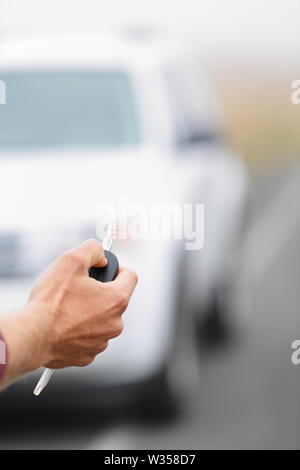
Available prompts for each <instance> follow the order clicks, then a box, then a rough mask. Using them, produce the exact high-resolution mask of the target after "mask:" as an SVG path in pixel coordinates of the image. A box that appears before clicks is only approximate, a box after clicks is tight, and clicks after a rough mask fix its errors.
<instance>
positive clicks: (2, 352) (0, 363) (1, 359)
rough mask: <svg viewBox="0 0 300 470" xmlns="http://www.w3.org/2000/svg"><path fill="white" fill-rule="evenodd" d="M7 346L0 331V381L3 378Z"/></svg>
mask: <svg viewBox="0 0 300 470" xmlns="http://www.w3.org/2000/svg"><path fill="white" fill-rule="evenodd" d="M7 356H8V354H7V346H6V342H5V339H4V338H3V336H2V334H1V331H0V382H1V379H2V378H3V376H4V374H5V370H6V366H7Z"/></svg>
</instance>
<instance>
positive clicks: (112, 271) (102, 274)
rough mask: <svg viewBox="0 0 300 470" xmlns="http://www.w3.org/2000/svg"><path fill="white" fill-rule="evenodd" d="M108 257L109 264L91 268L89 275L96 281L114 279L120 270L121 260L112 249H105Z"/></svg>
mask: <svg viewBox="0 0 300 470" xmlns="http://www.w3.org/2000/svg"><path fill="white" fill-rule="evenodd" d="M104 254H105V257H106V259H107V265H106V266H104V268H95V267H92V268H90V269H89V276H90V277H92V278H93V279H96V281H100V282H110V281H113V280H114V279H115V278H116V277H117V274H118V272H119V261H118V258H117V257H116V255H114V254H113V253H112V252H111V251H107V250H104Z"/></svg>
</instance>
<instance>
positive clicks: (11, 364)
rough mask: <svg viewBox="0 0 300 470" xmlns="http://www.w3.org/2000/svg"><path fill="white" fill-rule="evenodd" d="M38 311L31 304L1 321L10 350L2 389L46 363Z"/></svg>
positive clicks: (1, 384) (0, 325)
mask: <svg viewBox="0 0 300 470" xmlns="http://www.w3.org/2000/svg"><path fill="white" fill-rule="evenodd" d="M37 316H38V312H37V311H36V307H34V306H33V305H31V304H28V305H26V306H25V307H24V308H22V309H20V310H19V311H18V312H16V313H14V314H12V315H7V316H5V317H1V318H0V331H1V334H2V336H3V338H4V340H5V343H6V347H7V358H8V361H7V365H6V369H5V374H4V376H3V378H2V380H1V381H0V389H1V388H4V387H5V386H7V385H8V384H9V383H11V382H13V381H14V380H15V379H17V378H18V377H20V376H21V375H23V374H26V373H27V372H30V371H32V370H35V369H37V368H38V367H40V366H41V365H42V364H43V363H44V361H46V360H47V358H46V357H45V358H44V356H45V350H46V349H47V348H45V338H44V335H43V333H42V331H39V328H38V325H39V322H38V321H37Z"/></svg>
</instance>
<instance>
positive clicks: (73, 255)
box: [61, 251, 83, 268]
mask: <svg viewBox="0 0 300 470" xmlns="http://www.w3.org/2000/svg"><path fill="white" fill-rule="evenodd" d="M61 261H62V262H63V263H64V264H67V265H68V266H69V267H70V268H78V267H80V266H82V264H83V258H82V255H81V254H80V253H77V252H76V251H68V252H66V253H64V254H63V255H62V256H61Z"/></svg>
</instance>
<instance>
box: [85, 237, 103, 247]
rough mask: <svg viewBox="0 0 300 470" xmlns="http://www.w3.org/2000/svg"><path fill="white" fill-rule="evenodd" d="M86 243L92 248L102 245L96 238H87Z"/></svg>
mask: <svg viewBox="0 0 300 470" xmlns="http://www.w3.org/2000/svg"><path fill="white" fill-rule="evenodd" d="M85 244H86V245H90V246H91V248H94V247H96V248H99V246H102V245H101V243H100V242H99V241H98V240H95V238H89V239H88V240H86V242H85Z"/></svg>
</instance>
